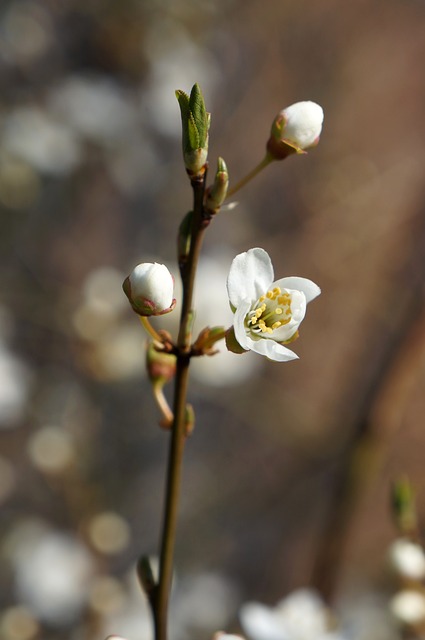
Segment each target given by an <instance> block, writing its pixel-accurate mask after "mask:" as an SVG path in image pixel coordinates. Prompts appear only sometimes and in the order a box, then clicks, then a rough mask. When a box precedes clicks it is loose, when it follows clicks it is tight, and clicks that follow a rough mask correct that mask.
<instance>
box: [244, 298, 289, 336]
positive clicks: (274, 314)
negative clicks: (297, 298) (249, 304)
mask: <svg viewBox="0 0 425 640" xmlns="http://www.w3.org/2000/svg"><path fill="white" fill-rule="evenodd" d="M291 302H292V297H291V294H290V293H287V292H284V293H282V291H281V289H280V288H279V287H274V289H272V290H270V291H267V293H265V294H264V295H263V296H261V297H260V298H259V299H258V300H257V302H256V303H255V307H254V308H253V309H252V310H251V311H250V312H249V313H248V315H247V325H248V328H249V329H250V331H252V332H253V333H257V334H258V333H268V334H270V333H273V331H274V330H275V329H279V327H282V326H283V325H285V324H288V323H289V322H290V321H291V319H292V309H291Z"/></svg>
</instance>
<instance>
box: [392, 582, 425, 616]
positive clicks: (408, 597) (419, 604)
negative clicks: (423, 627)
mask: <svg viewBox="0 0 425 640" xmlns="http://www.w3.org/2000/svg"><path fill="white" fill-rule="evenodd" d="M390 609H391V612H392V614H393V615H394V616H395V617H396V618H397V620H399V621H400V622H402V623H403V624H408V625H416V624H419V623H421V622H423V621H424V620H425V597H424V596H423V595H422V593H419V592H418V591H413V590H412V589H405V590H404V591H399V593H397V594H396V595H395V596H394V597H393V598H392V600H391V602H390Z"/></svg>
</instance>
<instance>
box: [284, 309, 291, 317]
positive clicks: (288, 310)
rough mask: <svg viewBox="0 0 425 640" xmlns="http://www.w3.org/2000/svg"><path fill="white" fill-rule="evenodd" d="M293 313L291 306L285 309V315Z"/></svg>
mask: <svg viewBox="0 0 425 640" xmlns="http://www.w3.org/2000/svg"><path fill="white" fill-rule="evenodd" d="M291 314H292V311H291V307H288V308H287V309H286V311H285V315H287V316H290V315H291Z"/></svg>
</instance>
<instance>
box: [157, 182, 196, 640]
mask: <svg viewBox="0 0 425 640" xmlns="http://www.w3.org/2000/svg"><path fill="white" fill-rule="evenodd" d="M205 180H206V174H205V175H204V176H203V178H202V179H201V180H199V181H193V182H192V187H193V195H194V206H193V211H194V215H193V226H192V236H191V244H190V253H189V257H188V261H187V263H186V265H185V267H184V269H183V271H182V281H183V301H182V310H181V317H180V330H179V336H178V341H177V365H176V366H177V369H176V381H175V387H174V406H173V409H174V421H173V426H172V431H171V442H170V450H169V457H168V467H167V482H166V495H165V508H164V519H163V527H162V535H161V555H160V565H159V581H158V585H157V588H156V590H155V593H154V597H153V617H154V625H155V639H156V640H167V617H168V616H167V614H168V601H169V594H170V588H171V581H172V576H173V559H174V544H175V538H176V529H177V512H178V503H179V496H180V485H181V471H182V465H183V452H184V445H185V440H186V397H187V387H188V380H189V365H190V355H189V351H190V346H191V328H192V317H193V312H192V304H193V292H194V285H195V276H196V268H197V264H198V259H199V254H200V250H201V245H202V239H203V235H204V231H205V224H204V219H203V200H204V192H205Z"/></svg>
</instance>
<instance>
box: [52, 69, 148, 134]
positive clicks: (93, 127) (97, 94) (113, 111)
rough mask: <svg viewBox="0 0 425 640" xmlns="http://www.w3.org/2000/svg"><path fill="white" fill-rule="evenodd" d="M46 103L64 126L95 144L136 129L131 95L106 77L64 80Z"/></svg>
mask: <svg viewBox="0 0 425 640" xmlns="http://www.w3.org/2000/svg"><path fill="white" fill-rule="evenodd" d="M49 104H50V108H51V110H52V112H53V113H55V114H56V115H57V116H59V117H60V118H62V120H63V121H64V122H65V123H66V124H67V125H68V126H70V127H72V128H73V129H75V131H77V132H78V133H79V134H81V135H83V136H85V137H87V138H90V139H92V140H95V141H97V142H103V143H109V142H113V141H116V140H119V139H122V138H128V137H129V136H131V135H132V133H133V132H134V131H135V130H136V129H137V128H138V114H137V110H136V107H135V105H133V103H132V100H131V96H129V95H127V94H126V93H125V91H124V90H123V89H121V88H120V86H119V85H118V84H117V83H116V82H115V81H114V80H113V79H112V78H109V77H103V76H87V77H86V76H82V75H81V76H78V75H75V76H71V77H69V78H66V79H65V80H64V81H63V82H62V83H61V84H59V85H58V86H57V87H55V88H54V89H53V90H52V92H51V95H50V103H49Z"/></svg>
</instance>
